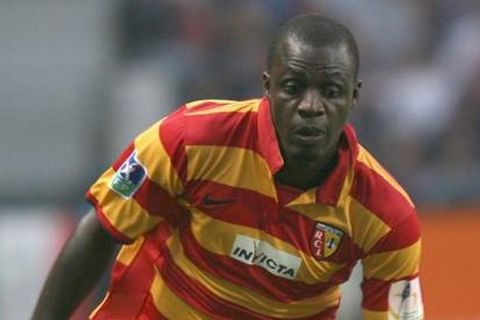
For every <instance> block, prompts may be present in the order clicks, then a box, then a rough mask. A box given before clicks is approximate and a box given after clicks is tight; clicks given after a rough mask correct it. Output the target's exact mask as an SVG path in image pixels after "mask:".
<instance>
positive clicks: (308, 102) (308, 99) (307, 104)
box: [297, 89, 325, 118]
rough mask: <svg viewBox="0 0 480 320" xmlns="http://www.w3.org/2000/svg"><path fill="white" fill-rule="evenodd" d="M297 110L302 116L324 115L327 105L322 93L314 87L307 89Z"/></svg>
mask: <svg viewBox="0 0 480 320" xmlns="http://www.w3.org/2000/svg"><path fill="white" fill-rule="evenodd" d="M297 111H298V113H299V114H300V115H301V116H302V117H307V118H308V117H315V116H319V115H323V114H324V113H325V105H324V101H323V99H322V96H321V94H320V93H319V92H317V90H313V89H311V90H307V91H305V93H304V95H303V98H302V101H301V102H300V104H299V105H298V110H297Z"/></svg>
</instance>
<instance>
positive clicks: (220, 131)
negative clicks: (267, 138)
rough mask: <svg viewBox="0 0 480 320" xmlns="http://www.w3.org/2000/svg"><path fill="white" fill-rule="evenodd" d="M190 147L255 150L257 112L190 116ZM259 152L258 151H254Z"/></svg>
mask: <svg viewBox="0 0 480 320" xmlns="http://www.w3.org/2000/svg"><path fill="white" fill-rule="evenodd" d="M186 121H187V128H188V142H187V143H188V145H208V146H211V145H213V146H230V147H238V148H245V149H255V144H256V141H257V138H256V136H252V133H253V134H256V132H257V130H256V126H257V113H256V112H222V113H214V114H205V115H188V116H187V117H186ZM254 151H257V152H258V150H254Z"/></svg>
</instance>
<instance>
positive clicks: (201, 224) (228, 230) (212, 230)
mask: <svg viewBox="0 0 480 320" xmlns="http://www.w3.org/2000/svg"><path fill="white" fill-rule="evenodd" d="M191 212H192V221H191V226H192V233H193V235H194V237H195V239H196V240H197V242H198V243H199V244H200V245H201V246H202V247H203V248H204V249H205V250H208V251H210V252H213V253H215V254H219V255H227V256H228V255H230V250H231V249H232V247H233V244H234V242H235V238H236V236H237V235H244V236H248V237H250V238H254V239H259V240H262V241H265V242H268V243H269V244H270V245H272V246H273V247H275V248H276V249H277V250H280V251H283V252H286V253H289V254H291V255H294V256H297V257H299V258H301V259H302V263H301V265H300V268H299V270H298V273H297V277H296V279H295V280H296V281H300V282H303V283H307V284H316V283H319V282H327V281H329V280H330V277H331V276H332V275H333V274H334V273H335V272H337V271H339V270H340V269H341V268H343V267H344V266H345V264H340V263H334V262H327V261H318V260H316V259H315V258H313V257H312V256H310V254H308V253H305V252H302V251H299V250H298V249H296V248H295V247H294V246H292V245H291V244H289V243H287V242H284V241H282V240H280V239H278V238H275V237H273V236H271V235H269V234H267V233H264V232H262V231H260V230H258V229H254V228H249V227H245V226H240V225H236V224H232V223H227V222H223V221H220V220H217V219H212V218H211V217H209V216H208V215H206V214H204V213H202V212H201V211H200V210H198V209H196V208H191ZM210 239H222V241H211V240H210Z"/></svg>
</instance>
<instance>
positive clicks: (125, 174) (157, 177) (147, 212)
mask: <svg viewBox="0 0 480 320" xmlns="http://www.w3.org/2000/svg"><path fill="white" fill-rule="evenodd" d="M168 121H170V119H169V118H168V117H167V118H164V119H162V120H160V121H159V122H157V123H155V124H154V125H153V126H152V127H150V128H149V129H147V130H146V131H144V132H143V133H142V134H140V135H139V136H138V137H136V138H135V140H134V141H133V143H131V144H130V145H129V146H128V147H127V148H126V149H125V150H124V152H123V153H122V154H121V155H120V156H119V157H118V159H117V160H116V161H115V162H114V163H113V165H112V166H111V167H110V168H109V169H108V170H106V171H105V172H104V173H103V174H102V175H101V176H100V177H99V179H98V180H97V181H96V182H95V183H94V184H93V185H92V186H91V187H90V189H89V190H88V192H87V195H86V197H87V199H88V200H89V201H90V202H91V203H92V204H93V205H94V207H95V208H96V212H97V215H98V218H99V220H100V221H101V223H102V225H103V226H104V227H105V229H106V230H107V231H108V232H109V233H110V234H111V235H112V236H113V237H114V238H115V239H117V240H118V241H120V242H123V243H131V242H132V241H133V240H135V239H136V238H138V237H139V236H141V235H143V234H145V233H146V232H148V231H150V230H151V229H152V228H153V227H155V226H156V225H157V224H158V223H159V222H161V221H164V220H167V221H168V219H169V218H172V217H173V216H175V215H178V214H180V213H181V212H182V209H181V207H180V205H179V204H178V203H177V201H176V198H177V197H178V195H180V194H181V193H182V191H183V181H182V179H181V178H180V174H179V172H178V169H177V167H176V166H175V163H174V162H173V161H172V156H171V154H172V153H174V152H176V151H175V148H177V149H178V148H180V149H181V148H183V145H182V144H181V141H182V139H181V136H182V132H165V133H163V134H162V131H165V130H162V127H163V126H165V124H166V123H167V122H168ZM172 121H174V120H172ZM168 127H169V130H170V131H171V130H173V129H172V128H174V129H176V130H177V131H180V130H179V128H178V126H171V125H169V126H168ZM170 137H175V139H173V140H175V141H173V142H172V141H167V140H168V139H170ZM179 137H180V138H179ZM166 145H168V148H166V147H165V146H166ZM179 152H180V153H181V151H177V153H179Z"/></svg>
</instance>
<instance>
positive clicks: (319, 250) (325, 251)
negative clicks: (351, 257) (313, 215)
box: [310, 222, 343, 259]
mask: <svg viewBox="0 0 480 320" xmlns="http://www.w3.org/2000/svg"><path fill="white" fill-rule="evenodd" d="M342 238H343V231H341V230H339V229H337V228H334V227H332V226H330V225H328V224H325V223H321V222H317V223H316V224H315V227H314V229H313V233H312V237H311V239H310V248H311V251H312V255H313V256H314V257H315V258H316V259H323V258H327V257H329V256H331V255H332V254H333V253H335V251H337V249H338V247H339V246H340V242H342Z"/></svg>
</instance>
